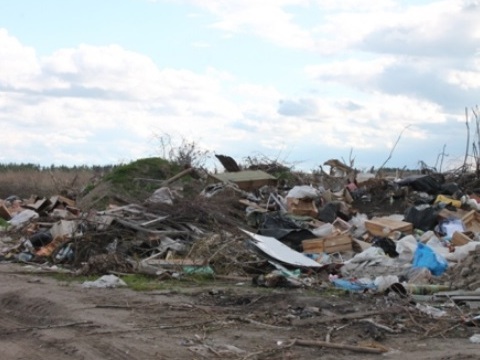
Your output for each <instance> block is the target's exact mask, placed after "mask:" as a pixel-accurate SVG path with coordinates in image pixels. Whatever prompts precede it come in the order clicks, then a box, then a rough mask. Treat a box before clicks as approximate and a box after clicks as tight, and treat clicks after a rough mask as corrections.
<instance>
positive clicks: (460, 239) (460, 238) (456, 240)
mask: <svg viewBox="0 0 480 360" xmlns="http://www.w3.org/2000/svg"><path fill="white" fill-rule="evenodd" d="M470 241H472V239H470V238H469V237H468V235H467V234H465V233H462V232H460V231H455V232H454V233H453V235H452V241H451V243H452V245H453V246H462V245H465V244H468V243H469V242H470Z"/></svg>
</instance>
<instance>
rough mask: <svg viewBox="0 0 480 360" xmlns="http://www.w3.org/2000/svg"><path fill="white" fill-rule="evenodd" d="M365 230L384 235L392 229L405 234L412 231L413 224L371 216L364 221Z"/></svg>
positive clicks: (376, 234)
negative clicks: (371, 217)
mask: <svg viewBox="0 0 480 360" xmlns="http://www.w3.org/2000/svg"><path fill="white" fill-rule="evenodd" d="M365 227H366V229H367V231H368V232H369V233H370V234H372V235H374V236H382V237H386V236H388V235H390V234H391V233H392V232H394V231H400V232H403V233H406V234H411V233H412V232H413V225H412V224H411V223H409V222H406V221H398V220H392V219H389V218H373V219H371V220H366V221H365Z"/></svg>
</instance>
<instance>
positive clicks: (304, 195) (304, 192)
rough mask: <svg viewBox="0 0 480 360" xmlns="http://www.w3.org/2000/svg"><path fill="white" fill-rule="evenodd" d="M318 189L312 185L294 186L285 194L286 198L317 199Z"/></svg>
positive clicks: (318, 195)
mask: <svg viewBox="0 0 480 360" xmlns="http://www.w3.org/2000/svg"><path fill="white" fill-rule="evenodd" d="M320 195H321V194H320V191H319V190H318V189H315V188H314V187H312V186H308V185H301V186H294V187H293V188H292V189H290V191H289V192H288V194H287V198H296V199H318V198H319V197H320Z"/></svg>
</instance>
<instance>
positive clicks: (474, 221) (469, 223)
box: [462, 210, 480, 233]
mask: <svg viewBox="0 0 480 360" xmlns="http://www.w3.org/2000/svg"><path fill="white" fill-rule="evenodd" d="M462 221H463V224H464V225H465V228H466V229H467V230H468V231H472V232H474V233H477V232H480V214H479V213H478V212H477V211H475V210H471V211H469V212H468V213H466V214H465V215H464V216H463V217H462Z"/></svg>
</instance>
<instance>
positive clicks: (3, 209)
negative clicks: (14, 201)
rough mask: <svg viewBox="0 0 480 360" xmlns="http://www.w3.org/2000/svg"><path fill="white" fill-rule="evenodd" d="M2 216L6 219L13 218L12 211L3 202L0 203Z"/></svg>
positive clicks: (0, 215) (0, 216) (0, 214)
mask: <svg viewBox="0 0 480 360" xmlns="http://www.w3.org/2000/svg"><path fill="white" fill-rule="evenodd" d="M0 218H2V219H5V220H10V219H11V218H12V215H11V214H10V211H8V209H7V208H6V207H5V205H3V204H2V205H0Z"/></svg>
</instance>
